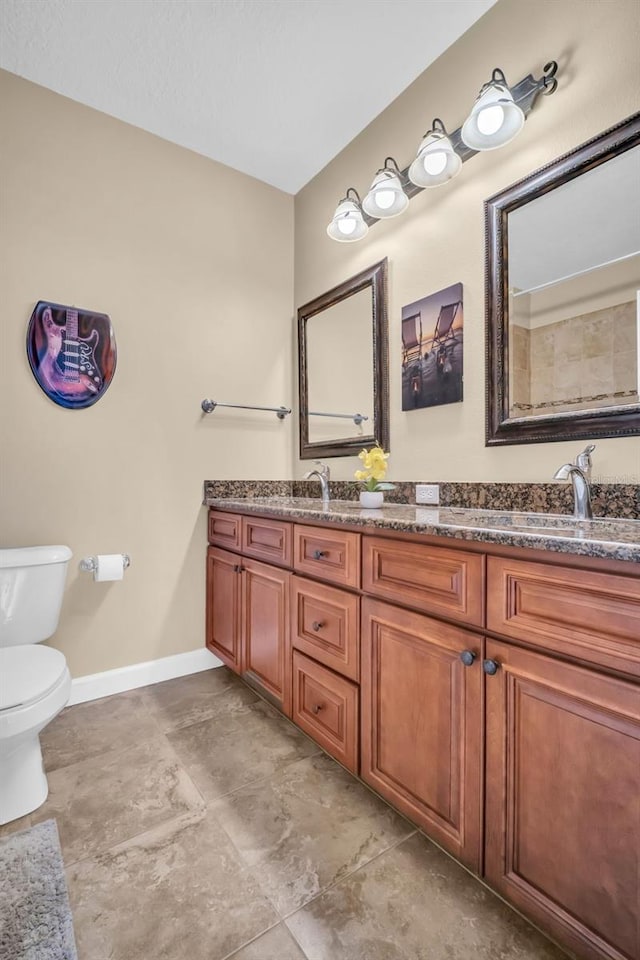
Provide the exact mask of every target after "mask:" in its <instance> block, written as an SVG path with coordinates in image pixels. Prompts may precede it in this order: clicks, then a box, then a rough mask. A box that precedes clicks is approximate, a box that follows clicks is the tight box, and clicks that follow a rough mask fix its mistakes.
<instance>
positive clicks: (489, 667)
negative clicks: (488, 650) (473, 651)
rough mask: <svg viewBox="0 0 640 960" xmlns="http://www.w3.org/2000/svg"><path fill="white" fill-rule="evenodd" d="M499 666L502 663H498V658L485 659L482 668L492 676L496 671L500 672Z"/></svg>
mask: <svg viewBox="0 0 640 960" xmlns="http://www.w3.org/2000/svg"><path fill="white" fill-rule="evenodd" d="M499 666H500V664H499V663H498V661H497V660H484V661H483V663H482V669H483V670H484V672H485V673H487V674H488V675H489V676H490V677H492V676H493V675H494V674H495V673H497V672H498V667H499Z"/></svg>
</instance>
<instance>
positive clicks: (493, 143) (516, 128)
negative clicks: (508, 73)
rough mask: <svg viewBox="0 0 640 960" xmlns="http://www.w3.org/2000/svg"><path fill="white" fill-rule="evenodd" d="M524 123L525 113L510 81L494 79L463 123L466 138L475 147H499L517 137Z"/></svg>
mask: <svg viewBox="0 0 640 960" xmlns="http://www.w3.org/2000/svg"><path fill="white" fill-rule="evenodd" d="M523 126H524V113H523V112H522V110H521V109H520V107H519V106H518V104H517V103H515V101H514V99H513V96H512V94H511V91H510V90H509V88H508V87H507V86H506V84H503V83H499V82H496V81H492V82H491V83H488V84H487V85H486V86H485V87H483V88H482V90H481V91H480V94H479V96H478V99H477V100H476V102H475V103H474V105H473V107H472V110H471V113H470V114H469V116H468V117H467V119H466V120H465V122H464V123H463V125H462V130H461V136H462V139H463V141H464V142H465V143H466V145H467V146H468V147H471V149H472V150H495V149H496V148H497V147H503V146H504V145H505V143H509V141H510V140H513V138H514V137H515V136H517V134H519V133H520V131H521V130H522V128H523Z"/></svg>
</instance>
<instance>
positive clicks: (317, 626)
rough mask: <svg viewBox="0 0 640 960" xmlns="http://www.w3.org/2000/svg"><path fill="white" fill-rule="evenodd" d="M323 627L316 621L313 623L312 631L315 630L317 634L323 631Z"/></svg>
mask: <svg viewBox="0 0 640 960" xmlns="http://www.w3.org/2000/svg"><path fill="white" fill-rule="evenodd" d="M322 627H323V624H321V623H320V622H319V621H318V620H314V621H313V623H312V624H311V629H312V630H315V632H316V633H317V632H318V630H322Z"/></svg>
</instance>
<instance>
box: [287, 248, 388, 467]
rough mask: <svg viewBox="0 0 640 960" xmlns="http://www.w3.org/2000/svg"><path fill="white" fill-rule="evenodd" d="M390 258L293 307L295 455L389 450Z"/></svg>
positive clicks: (329, 454) (310, 455)
mask: <svg viewBox="0 0 640 960" xmlns="http://www.w3.org/2000/svg"><path fill="white" fill-rule="evenodd" d="M388 352H389V334H388V319H387V261H386V259H385V260H381V261H380V263H376V264H374V265H373V266H372V267H368V268H367V269H366V270H363V271H362V272H361V273H359V274H357V276H355V277H351V279H349V280H346V281H345V282H344V283H341V284H340V285H339V286H337V287H334V289H333V290H329V291H328V292H327V293H324V294H322V295H321V296H320V297H316V299H315V300H312V301H311V302H310V303H307V304H305V305H304V306H303V307H300V309H299V310H298V372H299V379H298V383H299V410H300V458H301V459H302V460H309V459H312V458H316V459H321V458H323V457H346V456H354V455H355V454H357V453H359V451H360V450H361V449H362V448H363V447H368V446H372V445H373V444H374V443H375V442H376V441H377V442H378V443H380V444H381V446H382V447H384V449H385V450H388V449H389V358H388Z"/></svg>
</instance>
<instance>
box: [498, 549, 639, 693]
mask: <svg viewBox="0 0 640 960" xmlns="http://www.w3.org/2000/svg"><path fill="white" fill-rule="evenodd" d="M487 587H488V589H487V597H488V599H487V627H488V629H489V630H491V631H492V632H493V633H498V634H502V635H503V636H505V637H510V638H512V639H513V640H521V641H523V642H524V643H531V644H535V645H536V646H538V647H544V648H546V649H548V650H552V651H555V652H556V653H561V654H568V655H570V656H573V657H579V658H580V659H581V660H585V661H589V662H591V663H594V664H598V665H599V666H603V667H609V668H611V669H615V670H622V671H624V672H626V673H630V674H633V675H635V676H638V675H640V576H638V575H636V576H630V577H624V576H618V575H617V574H607V573H599V572H597V571H591V570H574V569H573V568H571V567H562V566H556V565H554V564H550V563H549V564H547V563H532V562H526V561H524V560H506V559H503V558H500V557H489V561H488V567H487Z"/></svg>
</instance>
